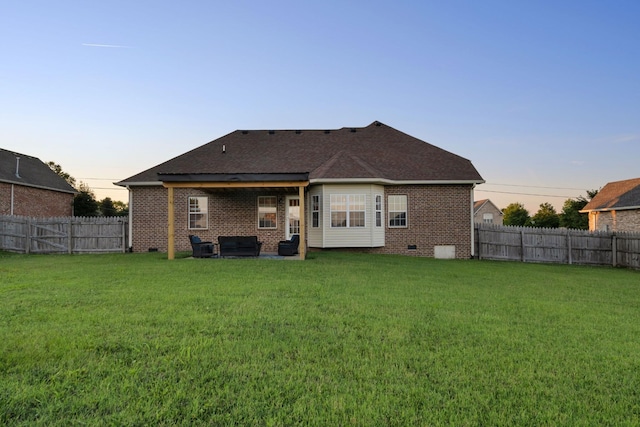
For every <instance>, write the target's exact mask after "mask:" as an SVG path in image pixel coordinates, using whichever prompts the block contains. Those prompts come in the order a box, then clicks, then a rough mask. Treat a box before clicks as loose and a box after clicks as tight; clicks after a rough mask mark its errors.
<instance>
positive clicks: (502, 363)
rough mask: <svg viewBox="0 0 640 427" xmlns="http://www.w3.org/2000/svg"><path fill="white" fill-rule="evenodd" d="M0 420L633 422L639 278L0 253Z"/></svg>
mask: <svg viewBox="0 0 640 427" xmlns="http://www.w3.org/2000/svg"><path fill="white" fill-rule="evenodd" d="M0 424H3V425H29V426H31V425H47V426H49V425H65V426H66V425H92V426H95V425H98V426H99V425H258V426H272V425H273V426H291V425H318V426H328V425H332V426H333V425H336V426H338V425H342V426H349V425H356V426H378V425H392V426H410V425H455V426H465V425H466V426H471V425H473V426H475V425H487V426H489V425H504V426H513V425H584V426H592V425H616V426H620V425H640V274H639V273H638V272H635V271H628V270H617V269H610V268H588V267H578V266H563V265H536V264H520V263H498V262H486V261H472V260H456V261H443V260H433V259H424V258H411V257H398V256H372V255H361V254H346V253H338V252H329V253H312V254H310V257H309V259H308V260H307V261H305V262H292V261H291V262H289V261H287V262H283V261H276V260H201V259H186V258H180V259H176V260H174V261H167V260H166V259H164V255H162V254H118V255H96V256H93V255H84V256H35V255H34V256H24V255H13V254H7V253H0Z"/></svg>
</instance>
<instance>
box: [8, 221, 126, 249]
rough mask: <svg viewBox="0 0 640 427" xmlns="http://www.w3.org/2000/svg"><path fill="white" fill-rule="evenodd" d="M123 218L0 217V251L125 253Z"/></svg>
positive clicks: (124, 224) (124, 222) (124, 225)
mask: <svg viewBox="0 0 640 427" xmlns="http://www.w3.org/2000/svg"><path fill="white" fill-rule="evenodd" d="M127 231H128V227H127V217H59V218H31V217H24V216H14V215H0V250H5V251H11V252H20V253H27V254H29V253H37V254H52V253H69V254H78V253H106V252H125V251H126V247H127Z"/></svg>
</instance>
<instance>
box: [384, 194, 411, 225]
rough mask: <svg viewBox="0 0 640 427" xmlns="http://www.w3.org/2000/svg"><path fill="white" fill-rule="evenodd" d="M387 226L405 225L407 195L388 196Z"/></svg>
mask: <svg viewBox="0 0 640 427" xmlns="http://www.w3.org/2000/svg"><path fill="white" fill-rule="evenodd" d="M388 206H389V227H406V226H407V196H405V195H399V196H389V202H388Z"/></svg>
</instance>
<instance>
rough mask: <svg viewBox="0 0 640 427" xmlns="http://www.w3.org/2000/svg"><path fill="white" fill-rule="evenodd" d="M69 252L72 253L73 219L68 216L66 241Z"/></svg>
mask: <svg viewBox="0 0 640 427" xmlns="http://www.w3.org/2000/svg"><path fill="white" fill-rule="evenodd" d="M67 247H68V252H69V254H71V253H73V221H72V220H71V217H69V240H68V242H67Z"/></svg>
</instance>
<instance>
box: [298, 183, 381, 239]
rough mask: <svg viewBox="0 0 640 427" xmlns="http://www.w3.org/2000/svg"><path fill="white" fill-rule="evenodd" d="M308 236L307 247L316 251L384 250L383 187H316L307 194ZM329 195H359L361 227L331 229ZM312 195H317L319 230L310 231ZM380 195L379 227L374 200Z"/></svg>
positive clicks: (367, 185) (312, 229)
mask: <svg viewBox="0 0 640 427" xmlns="http://www.w3.org/2000/svg"><path fill="white" fill-rule="evenodd" d="M308 194H309V211H308V212H309V217H308V222H307V224H309V232H308V241H309V246H310V247H316V248H370V247H381V246H384V233H385V218H384V212H385V206H384V203H385V200H384V187H383V186H380V185H371V184H362V185H357V184H351V185H337V184H331V185H328V184H327V185H318V186H314V187H313V188H311V189H310V190H309V193H308ZM332 194H362V195H364V196H365V209H366V210H365V226H364V227H344V228H343V227H331V204H330V199H331V195H332ZM313 195H320V206H321V207H320V227H318V228H313V227H312V214H311V212H312V211H311V200H312V196H313ZM376 195H382V196H383V197H382V203H383V207H382V215H383V218H382V226H381V227H376V226H375V196H376Z"/></svg>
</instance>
